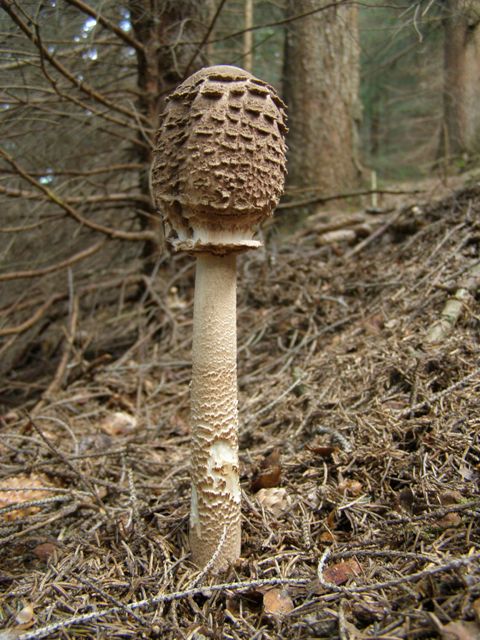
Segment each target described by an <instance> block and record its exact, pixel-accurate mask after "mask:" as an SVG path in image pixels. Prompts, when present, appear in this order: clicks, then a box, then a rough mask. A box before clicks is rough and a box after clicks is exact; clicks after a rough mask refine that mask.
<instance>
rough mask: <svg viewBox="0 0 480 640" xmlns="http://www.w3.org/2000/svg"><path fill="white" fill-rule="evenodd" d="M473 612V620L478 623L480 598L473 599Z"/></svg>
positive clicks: (479, 622) (479, 621)
mask: <svg viewBox="0 0 480 640" xmlns="http://www.w3.org/2000/svg"><path fill="white" fill-rule="evenodd" d="M472 606H473V613H474V614H475V620H476V621H477V624H479V625H480V598H477V599H476V600H474V601H473V605H472Z"/></svg>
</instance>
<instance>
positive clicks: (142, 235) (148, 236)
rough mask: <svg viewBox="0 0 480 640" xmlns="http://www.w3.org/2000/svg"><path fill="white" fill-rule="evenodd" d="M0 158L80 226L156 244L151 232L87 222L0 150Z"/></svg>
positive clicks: (124, 238) (127, 238) (118, 237)
mask: <svg viewBox="0 0 480 640" xmlns="http://www.w3.org/2000/svg"><path fill="white" fill-rule="evenodd" d="M0 156H2V157H3V158H5V160H6V161H7V162H8V163H9V164H10V165H11V166H12V167H13V168H14V169H15V170H16V171H17V173H18V174H19V175H20V176H21V177H22V178H24V180H27V182H29V183H30V184H31V185H33V186H34V187H35V188H36V189H38V190H39V191H41V192H42V193H43V194H45V195H46V196H47V198H48V200H50V201H51V202H54V203H55V204H56V205H57V206H59V207H60V208H61V209H63V210H64V211H65V213H66V214H67V215H69V216H70V217H71V218H73V219H74V220H76V221H77V222H80V224H82V225H84V226H85V227H88V228H89V229H93V231H98V232H99V233H104V234H105V235H107V236H110V237H111V238H117V239H119V240H134V241H138V240H141V241H145V240H150V241H151V242H155V243H156V242H157V241H158V239H157V237H156V235H155V234H154V233H153V232H152V231H138V232H135V231H120V230H119V229H112V228H111V227H105V226H104V225H102V224H97V223H96V222H92V221H91V220H88V219H87V218H85V217H84V216H82V214H81V213H79V212H78V211H77V210H76V209H74V208H73V207H72V206H71V205H69V204H68V203H67V202H65V201H64V200H62V198H60V196H59V195H58V194H57V193H55V192H54V191H53V190H52V189H49V188H48V187H46V186H45V185H43V184H42V183H41V182H38V180H35V178H33V177H32V176H31V175H30V174H29V173H28V172H27V171H25V169H23V168H22V167H21V166H20V165H19V164H18V163H17V162H16V161H15V160H14V158H13V157H12V156H11V155H10V154H9V153H7V152H6V151H5V150H4V149H0Z"/></svg>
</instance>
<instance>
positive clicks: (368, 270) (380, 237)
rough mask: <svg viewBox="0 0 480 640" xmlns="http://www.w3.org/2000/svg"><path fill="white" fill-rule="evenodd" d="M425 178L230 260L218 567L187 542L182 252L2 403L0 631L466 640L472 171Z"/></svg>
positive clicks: (476, 350)
mask: <svg viewBox="0 0 480 640" xmlns="http://www.w3.org/2000/svg"><path fill="white" fill-rule="evenodd" d="M436 195H437V199H435V197H433V196H432V193H431V192H429V193H425V194H423V196H422V194H416V195H415V198H414V199H413V200H414V201H413V200H412V198H411V197H410V198H405V197H401V198H400V197H399V198H395V197H391V196H389V200H388V201H387V200H385V201H384V202H383V203H381V208H380V209H378V208H376V209H375V210H371V212H370V213H369V212H368V211H365V210H362V211H356V212H350V213H343V214H342V215H340V214H339V215H338V216H337V217H335V219H334V222H333V223H332V218H331V217H329V216H328V214H327V212H325V211H322V210H320V211H319V212H317V213H316V214H315V215H313V216H311V218H310V219H309V220H308V222H307V223H306V224H305V226H304V227H303V228H302V229H301V230H300V231H298V232H297V233H296V234H295V236H294V237H292V238H289V239H288V242H287V241H285V240H283V241H281V239H280V238H279V237H278V236H276V235H275V234H274V232H270V234H269V238H268V242H267V248H266V249H265V250H261V251H257V252H250V253H247V254H245V255H243V256H241V257H240V258H239V295H238V327H239V338H238V347H239V348H238V367H239V394H240V395H239V409H240V425H241V427H240V428H241V431H240V447H241V480H242V488H243V491H244V500H243V546H242V558H241V560H240V561H239V562H238V563H237V564H236V566H234V567H232V568H231V569H230V570H229V572H228V573H227V574H225V575H220V576H218V575H210V574H208V573H207V574H206V573H205V572H204V573H199V572H198V570H196V569H195V567H194V566H193V565H192V563H191V561H190V557H189V550H188V542H187V525H188V512H189V501H190V482H189V428H188V412H189V409H188V404H189V400H188V395H189V378H190V347H191V333H192V295H193V261H192V259H191V258H189V257H188V256H187V257H186V256H175V257H172V258H171V260H169V261H168V262H167V263H166V264H164V265H163V266H162V268H161V270H160V272H159V274H158V275H157V276H156V278H155V280H154V281H153V280H152V281H151V282H150V284H149V287H150V290H149V293H150V295H148V296H144V298H143V299H142V301H140V302H137V303H136V305H135V306H131V307H130V308H128V309H124V310H123V312H122V314H115V313H113V312H112V315H111V317H109V318H106V326H108V330H109V331H110V332H111V333H112V335H113V334H115V335H116V336H119V335H122V333H123V334H124V335H129V336H131V335H132V332H133V335H135V340H134V341H133V342H132V341H131V340H130V346H129V348H128V349H127V350H126V351H125V350H123V352H122V353H121V354H115V356H114V357H112V353H111V352H108V351H107V350H105V352H101V351H98V350H97V353H96V354H95V358H93V356H92V359H91V360H88V358H87V355H86V353H87V352H86V351H83V352H82V349H81V343H82V342H81V340H78V341H77V342H75V344H74V347H72V349H71V350H70V351H69V352H68V357H69V365H68V367H69V369H68V370H67V373H66V374H65V376H64V379H65V380H67V384H64V385H63V388H58V386H59V385H55V386H54V387H50V389H49V393H48V394H46V395H44V396H43V399H42V400H41V401H40V402H38V399H37V400H35V402H32V401H31V400H29V401H28V402H27V401H26V402H25V404H24V405H22V406H18V407H16V408H14V409H11V410H10V411H7V412H6V413H5V415H3V417H2V422H1V424H0V430H1V435H2V437H1V440H0V455H1V458H2V467H1V472H0V475H1V479H0V507H1V510H0V514H1V515H2V519H3V522H2V524H1V526H0V536H1V537H0V545H1V554H2V555H1V564H0V593H1V595H0V625H1V627H2V628H3V630H0V639H1V640H5V639H7V638H8V639H10V638H21V639H23V640H27V639H34V638H77V637H84V638H141V637H158V638H166V639H178V638H189V639H192V640H193V639H196V640H204V639H205V638H209V639H210V638H212V639H215V638H218V639H220V638H222V639H223V638H225V639H230V638H232V639H253V638H255V639H262V640H268V639H272V640H273V639H274V638H284V639H289V640H290V639H292V640H294V639H307V638H308V639H310V638H340V639H342V640H343V639H346V638H351V639H356V638H385V639H387V638H388V639H391V638H392V639H393V638H435V637H442V638H447V637H448V638H452V639H454V640H455V639H457V640H470V639H471V640H474V639H475V638H477V639H478V638H479V637H480V498H479V482H480V393H479V391H480V340H479V337H480V315H479V314H480V294H479V290H480V287H479V277H478V263H479V255H480V251H479V245H480V186H479V184H478V183H476V184H473V185H472V186H469V187H462V188H459V189H457V190H456V191H453V192H452V191H451V190H444V192H443V193H440V194H439V193H438V189H437V194H436ZM438 195H441V197H442V199H440V200H439V199H438ZM382 207H383V208H382ZM329 210H330V211H332V207H330V209H329ZM339 227H340V228H339ZM346 230H347V231H349V233H343V234H342V233H339V231H342V232H345V231H346ZM335 233H336V234H337V235H335ZM328 234H330V235H328ZM332 234H333V235H332ZM460 290H461V291H462V292H463V293H462V295H459V293H458V292H459V291H460ZM452 300H459V301H460V302H459V304H458V305H457V311H458V313H457V316H456V317H454V318H452V317H451V316H449V317H447V316H446V314H445V305H446V304H447V302H449V301H452ZM447 309H448V308H447ZM442 312H443V313H442ZM434 327H435V328H436V335H437V338H436V339H435V340H434V341H432V339H431V336H432V335H433V333H432V331H433V328H434ZM81 328H82V331H83V334H85V333H86V334H87V335H88V331H89V330H90V329H89V327H88V324H87V323H85V325H82V327H81ZM438 331H440V334H439V333H438ZM83 334H82V335H83ZM439 335H440V338H438V336H439ZM83 339H84V336H83V338H82V340H83ZM62 373H65V372H62ZM68 381H69V382H68ZM60 387H61V385H60Z"/></svg>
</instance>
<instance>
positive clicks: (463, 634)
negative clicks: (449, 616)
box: [440, 620, 480, 640]
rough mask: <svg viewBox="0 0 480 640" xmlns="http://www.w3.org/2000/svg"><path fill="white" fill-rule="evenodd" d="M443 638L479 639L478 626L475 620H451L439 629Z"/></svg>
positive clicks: (452, 639) (479, 631) (479, 629)
mask: <svg viewBox="0 0 480 640" xmlns="http://www.w3.org/2000/svg"><path fill="white" fill-rule="evenodd" d="M440 633H441V636H442V638H444V640H480V627H479V626H478V625H477V623H476V622H469V621H465V622H463V621H462V622H459V621H456V620H452V622H449V623H448V624H446V625H443V626H442V628H441V629H440Z"/></svg>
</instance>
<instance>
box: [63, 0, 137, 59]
mask: <svg viewBox="0 0 480 640" xmlns="http://www.w3.org/2000/svg"><path fill="white" fill-rule="evenodd" d="M67 3H68V4H70V5H72V6H74V7H76V8H77V9H80V11H83V13H86V14H87V15H88V16H90V17H92V18H95V20H96V21H97V22H98V23H99V24H101V25H102V27H105V28H106V29H108V30H109V31H112V32H113V33H114V34H115V35H116V36H118V37H119V38H120V39H121V40H123V41H124V42H125V43H126V44H127V45H128V46H129V47H133V48H134V49H136V50H137V51H140V52H141V53H145V47H144V46H143V44H142V43H141V42H139V41H138V40H137V39H136V38H134V37H133V36H132V35H130V34H129V33H128V32H127V31H124V30H123V29H120V27H118V26H117V25H116V24H115V23H113V22H111V21H110V20H108V19H107V18H105V16H102V14H101V13H99V12H98V11H95V9H93V7H90V6H89V5H88V4H86V3H85V2H82V0H67Z"/></svg>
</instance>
